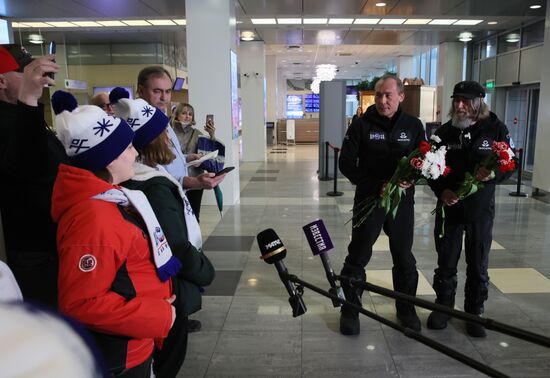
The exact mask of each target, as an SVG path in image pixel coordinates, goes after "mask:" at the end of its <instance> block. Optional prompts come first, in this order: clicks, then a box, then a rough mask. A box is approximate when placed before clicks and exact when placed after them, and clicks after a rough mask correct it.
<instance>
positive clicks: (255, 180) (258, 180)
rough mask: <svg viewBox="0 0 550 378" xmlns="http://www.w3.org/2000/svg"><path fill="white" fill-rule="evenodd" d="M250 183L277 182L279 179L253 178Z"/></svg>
mask: <svg viewBox="0 0 550 378" xmlns="http://www.w3.org/2000/svg"><path fill="white" fill-rule="evenodd" d="M250 181H253V182H260V181H263V182H265V181H270V182H271V181H277V177H252V178H251V179H250Z"/></svg>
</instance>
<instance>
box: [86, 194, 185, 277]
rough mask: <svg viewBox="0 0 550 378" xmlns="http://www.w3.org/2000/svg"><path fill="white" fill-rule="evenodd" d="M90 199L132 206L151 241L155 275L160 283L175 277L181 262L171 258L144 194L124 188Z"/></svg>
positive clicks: (164, 238) (165, 241)
mask: <svg viewBox="0 0 550 378" xmlns="http://www.w3.org/2000/svg"><path fill="white" fill-rule="evenodd" d="M92 198H94V199H98V200H102V201H107V202H113V203H116V204H118V205H120V206H124V207H126V206H130V205H131V206H133V207H134V208H135V209H136V210H137V212H138V213H139V215H141V218H142V219H143V221H144V222H145V226H146V227H147V233H148V234H149V239H151V248H152V249H153V259H154V261H155V266H156V267H157V275H158V276H159V278H160V280H161V281H163V282H164V281H166V280H168V279H169V278H170V276H175V275H176V274H177V273H178V271H179V270H180V268H181V262H180V261H179V260H178V259H177V258H176V257H174V256H172V250H171V249H170V245H168V241H167V240H166V236H165V235H164V232H163V231H162V228H161V227H160V224H159V222H158V220H157V217H156V216H155V213H154V212H153V209H152V208H151V205H150V204H149V201H148V200H147V197H145V194H143V192H140V191H139V190H129V189H126V188H120V189H115V188H113V189H109V190H107V191H106V192H103V193H100V194H98V195H96V196H93V197H92Z"/></svg>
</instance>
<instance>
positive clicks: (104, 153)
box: [55, 105, 134, 171]
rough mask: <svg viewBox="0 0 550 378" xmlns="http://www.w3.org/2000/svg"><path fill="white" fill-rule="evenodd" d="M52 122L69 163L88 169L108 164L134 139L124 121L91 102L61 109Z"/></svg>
mask: <svg viewBox="0 0 550 378" xmlns="http://www.w3.org/2000/svg"><path fill="white" fill-rule="evenodd" d="M55 126H56V130H57V136H58V138H59V139H60V140H61V143H63V145H64V146H65V151H66V152H67V155H68V156H69V158H70V161H71V164H72V165H74V166H76V167H79V168H84V169H88V170H90V171H99V170H101V169H104V168H105V167H107V166H108V165H109V164H110V163H111V162H112V161H113V160H115V159H116V158H118V157H119V156H120V155H121V154H122V153H123V152H124V150H125V149H126V148H128V146H129V145H130V143H132V140H133V139H134V131H132V128H131V127H130V126H129V125H128V123H127V122H126V121H124V120H122V119H120V118H117V117H112V116H110V115H108V114H107V113H105V112H104V111H103V110H102V109H101V108H99V107H97V106H94V105H82V106H79V107H77V108H76V109H74V110H73V111H68V110H65V111H63V112H61V113H60V114H58V115H57V116H56V118H55Z"/></svg>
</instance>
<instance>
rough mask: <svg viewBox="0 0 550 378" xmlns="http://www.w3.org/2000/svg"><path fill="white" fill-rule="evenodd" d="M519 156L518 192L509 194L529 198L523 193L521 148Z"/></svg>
mask: <svg viewBox="0 0 550 378" xmlns="http://www.w3.org/2000/svg"><path fill="white" fill-rule="evenodd" d="M518 155H519V158H518V181H517V185H516V191H515V192H512V193H508V194H509V195H510V196H512V197H527V194H526V193H523V192H522V191H521V178H522V177H521V176H522V173H523V148H520V149H519V150H518Z"/></svg>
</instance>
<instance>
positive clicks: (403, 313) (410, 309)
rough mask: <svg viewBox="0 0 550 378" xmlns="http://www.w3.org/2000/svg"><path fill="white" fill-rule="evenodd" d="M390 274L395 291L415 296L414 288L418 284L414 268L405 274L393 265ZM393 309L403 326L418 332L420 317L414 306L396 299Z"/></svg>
mask: <svg viewBox="0 0 550 378" xmlns="http://www.w3.org/2000/svg"><path fill="white" fill-rule="evenodd" d="M392 276H393V287H394V289H395V290H396V291H399V292H401V293H403V294H407V295H410V296H413V297H414V296H416V288H417V286H418V272H417V271H416V269H415V270H414V271H412V272H410V273H409V274H407V275H405V274H404V272H402V271H398V270H397V269H396V268H395V267H394V268H393V269H392ZM395 309H396V312H397V319H398V320H399V321H400V322H401V325H402V326H403V327H406V328H410V329H412V330H413V331H416V332H420V330H421V328H422V327H421V324H420V319H419V318H418V315H416V308H415V307H414V305H413V304H412V303H406V302H403V301H396V302H395Z"/></svg>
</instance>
